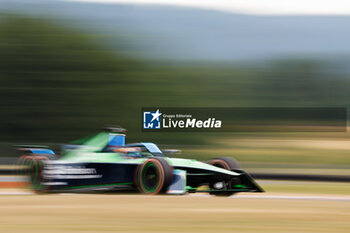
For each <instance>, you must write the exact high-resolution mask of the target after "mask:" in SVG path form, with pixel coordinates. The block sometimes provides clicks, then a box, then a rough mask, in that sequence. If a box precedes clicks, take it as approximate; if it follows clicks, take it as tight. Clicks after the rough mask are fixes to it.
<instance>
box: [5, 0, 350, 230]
mask: <svg viewBox="0 0 350 233" xmlns="http://www.w3.org/2000/svg"><path fill="white" fill-rule="evenodd" d="M198 2H200V1H198ZM207 2H208V1H207ZM211 2H214V1H211ZM245 2H246V1H245ZM275 2H276V1H275ZM283 2H285V1H283ZM289 2H292V1H289ZM298 2H299V1H298ZM313 2H314V1H313ZM335 2H336V1H332V4H333V3H334V4H333V5H336V4H335ZM276 4H277V3H276ZM278 4H280V3H278ZM291 4H292V3H291ZM305 4H306V3H305ZM321 5H322V4H321V3H319V4H318V5H317V6H321ZM302 6H303V5H302ZM310 6H311V9H312V10H315V11H316V10H317V9H319V8H318V7H317V8H316V7H315V8H314V7H313V6H312V5H308V7H305V8H308V9H310ZM203 8H205V7H203ZM203 8H185V7H173V6H169V5H167V6H166V5H162V6H158V5H147V6H145V5H142V4H141V5H138V4H127V3H125V4H106V3H93V2H90V3H86V2H70V1H56V0H0V109H1V114H0V164H1V165H0V170H4V171H10V170H13V169H14V166H13V164H15V161H17V157H16V156H15V154H14V152H13V150H12V149H13V148H12V146H13V145H17V144H20V145H21V144H25V145H28V144H30V145H32V144H40V145H43V144H45V145H48V146H50V148H52V149H53V150H54V151H56V152H57V154H59V152H60V148H59V146H60V144H61V143H68V142H70V141H72V140H73V139H76V138H80V137H82V136H85V135H94V134H95V133H96V132H97V131H98V130H99V129H100V127H101V126H103V125H105V124H117V125H121V126H123V127H125V128H127V129H128V138H127V140H128V142H138V141H144V142H147V141H153V142H155V143H157V144H159V145H160V148H161V149H162V148H176V149H181V150H182V151H183V154H182V155H181V156H182V157H185V158H191V159H192V158H193V159H198V160H202V161H204V160H207V159H209V158H213V157H224V156H228V157H235V158H236V159H237V160H238V161H240V162H241V165H242V167H243V169H245V170H247V171H248V172H251V173H274V174H313V175H328V174H330V175H338V176H342V175H344V176H349V175H350V156H349V149H350V147H349V145H350V135H349V133H348V132H324V133H321V132H313V133H297V132H295V133H283V132H280V133H272V132H259V133H257V132H250V133H237V132H236V133H235V132H232V133H186V134H185V133H144V132H142V131H141V126H142V123H141V120H140V118H141V116H140V113H141V108H142V107H152V106H154V107H159V108H161V107H346V108H348V107H349V105H350V104H349V99H350V69H349V67H350V43H349V41H350V27H349V24H350V16H346V15H342V16H340V15H338V16H329V15H327V14H326V15H299V16H296V15H288V16H286V15H283V14H285V13H286V11H288V10H289V8H288V9H286V7H284V6H283V9H280V10H278V11H277V12H276V14H274V15H269V14H265V15H242V14H239V13H238V14H236V13H232V12H230V13H228V12H222V11H215V10H213V9H215V8H210V9H211V10H208V9H205V10H203ZM340 8H341V9H346V7H345V6H344V7H340ZM340 8H338V9H340ZM265 9H266V8H265ZM332 9H334V8H332ZM302 10H303V9H302ZM328 10H329V11H331V9H328V8H327V9H326V11H328ZM279 13H280V15H279ZM326 13H327V12H326ZM128 142H127V143H128ZM2 174H6V173H5V172H4V173H2ZM7 179H8V181H9V182H11V183H12V182H13V181H11V179H12V178H11V179H10V178H7ZM16 179H17V178H16ZM280 182H281V183H266V184H264V185H263V186H264V189H266V191H267V193H266V194H267V195H271V196H275V195H278V193H280V194H281V193H282V194H283V195H284V196H287V197H292V198H291V199H293V197H294V196H297V195H300V196H305V195H307V194H312V195H315V196H320V195H325V196H327V197H328V196H329V197H330V198H336V197H335V196H336V195H342V196H345V197H346V198H348V197H349V185H348V183H341V182H339V183H336V184H335V183H322V182H305V183H303V184H294V183H287V182H284V181H280ZM4 183H5V182H4ZM7 188H9V187H8V186H7ZM1 189H2V190H1V191H3V192H4V193H7V194H13V193H17V192H27V191H26V190H25V189H21V190H20V191H18V190H17V191H14V190H7V189H6V190H5V188H1ZM11 189H12V186H11ZM0 206H1V212H0V232H14V233H16V232H23V231H26V232H36V233H38V232H87V231H89V232H103V231H125V232H127V231H130V232H136V231H142V232H155V231H159V232H165V231H166V232H180V231H181V232H213V231H216V232H220V231H227V232H231V231H233V230H236V231H237V232H256V231H259V232H261V231H266V232H332V233H334V232H348V231H349V228H350V225H349V221H348V220H349V217H350V216H349V213H350V211H349V210H350V206H349V202H348V201H328V200H305V199H303V200H294V199H293V200H290V199H256V198H246V197H244V198H243V197H242V198H237V199H235V198H234V197H233V198H192V197H181V198H180V197H176V196H175V197H164V196H157V197H146V196H136V195H134V196H133V195H130V196H125V195H22V196H9V195H7V196H6V195H1V196H0Z"/></svg>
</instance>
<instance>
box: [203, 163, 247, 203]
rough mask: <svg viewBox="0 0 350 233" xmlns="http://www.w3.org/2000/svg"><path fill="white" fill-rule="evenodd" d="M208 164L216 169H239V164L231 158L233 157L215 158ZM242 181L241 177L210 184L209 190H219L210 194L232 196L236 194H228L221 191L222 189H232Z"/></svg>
mask: <svg viewBox="0 0 350 233" xmlns="http://www.w3.org/2000/svg"><path fill="white" fill-rule="evenodd" d="M208 164H210V165H213V166H215V167H219V168H223V169H226V170H232V169H239V164H238V162H237V161H236V160H235V159H233V158H231V157H218V158H214V159H211V160H209V161H208ZM240 183H241V182H240V179H239V177H237V178H234V179H231V180H229V181H224V180H223V181H219V182H214V183H210V184H209V188H210V189H212V190H217V191H214V192H210V194H212V195H216V196H225V197H227V196H231V195H233V194H234V192H232V191H231V192H226V191H220V190H221V189H232V188H233V187H234V186H235V185H239V184H240Z"/></svg>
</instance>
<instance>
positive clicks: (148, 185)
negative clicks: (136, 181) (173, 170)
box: [141, 162, 160, 193]
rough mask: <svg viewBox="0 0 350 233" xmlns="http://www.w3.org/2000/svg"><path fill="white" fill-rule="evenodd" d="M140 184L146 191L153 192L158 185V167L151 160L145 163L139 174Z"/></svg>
mask: <svg viewBox="0 0 350 233" xmlns="http://www.w3.org/2000/svg"><path fill="white" fill-rule="evenodd" d="M141 177H142V178H141V179H142V184H143V187H144V190H145V192H146V193H153V192H154V191H156V190H157V189H158V188H159V185H160V172H159V168H158V167H157V166H156V165H155V164H154V163H152V162H149V163H147V164H145V166H144V168H143V169H142V174H141Z"/></svg>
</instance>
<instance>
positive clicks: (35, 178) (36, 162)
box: [30, 156, 48, 193]
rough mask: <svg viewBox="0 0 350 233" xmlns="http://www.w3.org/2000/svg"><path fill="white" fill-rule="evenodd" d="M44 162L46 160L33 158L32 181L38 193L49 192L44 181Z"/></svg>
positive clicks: (31, 164) (31, 166)
mask: <svg viewBox="0 0 350 233" xmlns="http://www.w3.org/2000/svg"><path fill="white" fill-rule="evenodd" d="M44 160H47V159H45V158H40V157H39V156H38V157H33V158H32V160H31V163H30V181H31V184H32V187H33V189H34V191H35V192H37V193H44V192H46V191H47V188H48V187H47V185H46V184H45V180H44V166H45V163H44Z"/></svg>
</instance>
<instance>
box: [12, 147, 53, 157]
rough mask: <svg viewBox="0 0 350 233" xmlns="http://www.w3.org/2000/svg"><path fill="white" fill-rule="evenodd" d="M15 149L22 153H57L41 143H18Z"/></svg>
mask: <svg viewBox="0 0 350 233" xmlns="http://www.w3.org/2000/svg"><path fill="white" fill-rule="evenodd" d="M14 149H15V150H16V151H17V152H18V153H20V154H50V155H54V154H55V152H54V151H53V150H51V149H50V148H49V147H47V146H41V145H16V146H14Z"/></svg>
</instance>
